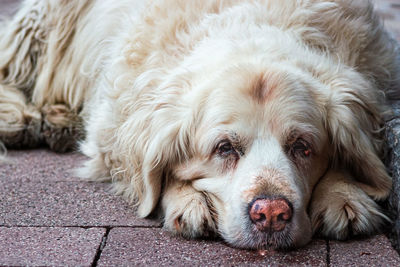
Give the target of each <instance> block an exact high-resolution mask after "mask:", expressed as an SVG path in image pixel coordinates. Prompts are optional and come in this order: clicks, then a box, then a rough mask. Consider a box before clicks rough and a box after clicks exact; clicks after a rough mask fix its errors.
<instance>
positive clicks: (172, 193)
mask: <svg viewBox="0 0 400 267" xmlns="http://www.w3.org/2000/svg"><path fill="white" fill-rule="evenodd" d="M162 208H163V210H164V214H165V217H164V227H165V228H166V229H167V230H168V231H170V232H172V233H175V234H179V235H182V236H184V237H186V238H196V237H200V236H207V235H209V234H212V233H215V232H216V225H215V222H214V220H213V217H212V211H211V210H210V207H209V206H208V204H207V199H206V196H205V195H204V194H203V193H201V192H199V191H196V190H195V189H194V188H193V187H192V186H191V185H190V184H187V183H185V182H181V181H173V182H170V184H169V185H168V187H167V188H166V190H165V194H164V196H163V198H162Z"/></svg>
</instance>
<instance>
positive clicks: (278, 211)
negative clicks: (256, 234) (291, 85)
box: [249, 198, 293, 232]
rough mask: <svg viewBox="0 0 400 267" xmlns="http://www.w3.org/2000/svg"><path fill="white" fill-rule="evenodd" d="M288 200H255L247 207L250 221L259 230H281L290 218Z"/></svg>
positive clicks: (290, 210) (290, 212)
mask: <svg viewBox="0 0 400 267" xmlns="http://www.w3.org/2000/svg"><path fill="white" fill-rule="evenodd" d="M292 213H293V211H292V207H291V205H290V202H289V201H287V200H286V199H284V198H276V199H269V198H262V199H257V200H255V201H254V202H253V203H252V204H251V206H250V209H249V215H250V219H251V221H252V222H253V223H254V224H255V225H256V227H257V229H259V230H260V231H267V230H268V231H271V230H272V231H276V232H279V231H282V230H283V229H285V227H286V224H287V223H288V222H289V221H290V219H291V218H292Z"/></svg>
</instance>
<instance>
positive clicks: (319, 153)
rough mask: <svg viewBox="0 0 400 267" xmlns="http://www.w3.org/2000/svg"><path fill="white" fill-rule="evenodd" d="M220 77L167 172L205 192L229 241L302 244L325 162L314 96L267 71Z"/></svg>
mask: <svg viewBox="0 0 400 267" xmlns="http://www.w3.org/2000/svg"><path fill="white" fill-rule="evenodd" d="M223 75H224V77H227V79H220V77H219V79H218V80H217V81H210V82H209V84H207V85H205V86H206V87H207V86H213V89H212V90H210V91H209V93H207V96H204V98H203V100H204V102H203V103H202V104H201V106H200V107H199V109H200V111H199V114H201V115H199V116H200V117H199V118H198V120H199V121H198V123H197V124H198V128H197V130H196V135H195V137H194V138H192V139H191V142H192V143H193V145H192V146H193V156H192V157H191V159H190V160H188V161H186V162H183V163H181V164H178V166H176V167H175V168H173V169H174V170H173V172H174V176H175V177H176V178H178V179H181V180H191V181H193V185H194V187H195V188H196V189H197V190H199V191H202V192H204V193H205V194H206V195H207V197H208V199H209V208H210V209H211V211H212V212H213V214H214V219H215V220H216V223H217V225H218V230H219V232H220V234H221V235H222V237H223V238H224V239H225V240H226V241H228V242H229V243H230V244H232V245H234V246H238V247H245V248H254V247H261V246H265V245H269V246H273V247H280V248H283V247H289V246H293V245H295V246H297V245H302V244H305V243H306V242H308V241H309V240H310V238H311V224H310V221H309V218H308V216H307V211H306V209H307V204H308V202H309V200H310V196H311V192H312V189H313V187H314V185H315V184H316V183H317V181H318V179H319V178H320V177H321V176H322V175H323V173H324V172H325V171H326V169H327V165H328V158H329V156H328V155H327V133H326V132H325V130H324V125H323V121H324V119H323V118H322V117H321V111H320V110H319V104H318V103H317V102H316V101H317V99H316V96H315V94H316V92H315V91H313V88H312V87H311V86H310V85H308V84H306V83H303V82H302V81H301V78H299V77H296V76H295V75H289V74H288V72H287V71H283V70H280V69H274V68H272V67H269V69H268V70H256V69H255V68H253V67H251V66H243V67H234V68H231V69H228V70H226V71H224V72H223ZM203 91H204V90H203ZM205 91H207V90H205Z"/></svg>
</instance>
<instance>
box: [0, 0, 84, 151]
mask: <svg viewBox="0 0 400 267" xmlns="http://www.w3.org/2000/svg"><path fill="white" fill-rule="evenodd" d="M88 5H89V4H88V3H86V1H82V2H81V1H26V2H24V4H23V5H22V7H21V9H20V10H19V11H18V13H17V14H16V15H15V16H14V18H12V19H11V20H9V21H6V22H3V23H2V24H1V25H0V26H2V27H1V30H0V87H1V92H0V105H1V106H0V112H1V114H0V126H1V129H0V140H1V141H3V142H4V143H5V145H6V146H7V147H33V146H35V145H37V144H39V143H41V142H42V141H43V142H44V143H47V144H48V145H49V146H50V148H51V149H52V150H56V151H59V152H64V151H66V150H69V149H71V148H73V147H74V145H75V144H76V141H77V140H78V139H80V138H81V137H82V136H81V135H82V133H83V131H82V127H81V118H80V117H79V116H78V113H79V111H80V109H81V106H82V102H83V98H84V91H85V90H86V88H87V83H86V80H84V79H83V78H81V76H80V75H79V71H78V70H79V67H78V66H80V65H81V64H78V63H76V64H75V65H74V64H73V62H75V61H74V60H75V59H76V58H74V57H73V53H72V52H70V51H69V50H68V48H69V46H70V44H71V42H72V39H73V37H74V35H75V33H76V32H77V30H76V29H75V28H76V23H77V20H78V19H79V18H80V17H81V16H80V15H81V13H82V12H83V11H84V10H85V9H86V7H87V6H88ZM67 51H69V54H68V56H66V57H65V53H67ZM65 58H66V59H65ZM64 61H66V62H64ZM70 62H72V63H70ZM68 77H69V79H68ZM71 77H72V78H71Z"/></svg>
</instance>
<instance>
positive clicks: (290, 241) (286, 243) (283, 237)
mask: <svg viewBox="0 0 400 267" xmlns="http://www.w3.org/2000/svg"><path fill="white" fill-rule="evenodd" d="M222 236H223V238H224V239H225V240H226V241H227V242H228V243H229V244H230V245H231V246H233V247H237V248H242V249H273V250H289V249H292V248H294V247H296V242H295V240H294V236H295V235H294V234H293V232H292V227H291V224H289V225H287V227H286V228H285V229H284V230H282V231H279V232H271V231H260V230H258V229H257V228H256V226H255V225H253V224H251V223H249V224H248V225H247V227H245V229H242V231H241V233H240V234H236V235H235V237H233V238H232V235H230V237H228V238H226V237H224V234H222Z"/></svg>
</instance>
